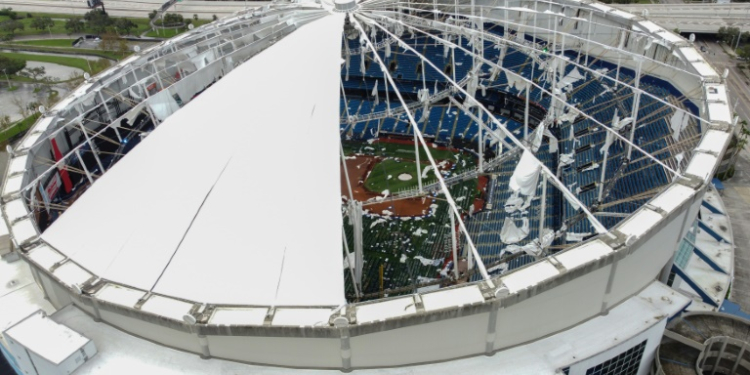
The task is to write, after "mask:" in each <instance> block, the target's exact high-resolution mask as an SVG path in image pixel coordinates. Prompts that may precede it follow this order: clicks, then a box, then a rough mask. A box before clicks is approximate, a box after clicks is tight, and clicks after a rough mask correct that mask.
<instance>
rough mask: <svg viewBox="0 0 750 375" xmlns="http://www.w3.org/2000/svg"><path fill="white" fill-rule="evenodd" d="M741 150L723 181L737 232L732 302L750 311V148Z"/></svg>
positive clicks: (726, 200) (726, 202) (733, 228)
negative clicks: (731, 175) (732, 173)
mask: <svg viewBox="0 0 750 375" xmlns="http://www.w3.org/2000/svg"><path fill="white" fill-rule="evenodd" d="M747 148H748V147H745V150H743V151H742V152H740V155H739V157H738V158H737V164H736V166H735V167H736V169H735V173H734V177H732V178H731V179H729V180H728V181H725V182H724V186H725V189H724V196H723V197H722V199H723V200H724V206H725V208H726V210H727V214H729V220H731V222H732V234H733V235H734V246H735V247H734V282H733V284H732V298H730V299H731V300H732V301H733V302H735V303H737V304H739V305H740V306H741V307H742V311H745V312H750V152H748V151H747Z"/></svg>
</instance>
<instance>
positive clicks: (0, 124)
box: [0, 115, 12, 129]
mask: <svg viewBox="0 0 750 375" xmlns="http://www.w3.org/2000/svg"><path fill="white" fill-rule="evenodd" d="M11 124H12V122H11V121H10V116H8V115H4V116H1V117H0V128H3V129H5V128H7V127H9V126H10V125H11Z"/></svg>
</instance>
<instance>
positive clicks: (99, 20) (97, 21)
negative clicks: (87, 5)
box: [83, 9, 114, 34]
mask: <svg viewBox="0 0 750 375" xmlns="http://www.w3.org/2000/svg"><path fill="white" fill-rule="evenodd" d="M83 19H84V20H86V26H88V28H89V29H90V30H91V31H93V32H95V33H97V34H102V33H104V32H105V31H106V30H107V27H109V26H112V23H113V22H114V21H113V20H112V19H111V18H109V15H108V14H107V13H105V12H104V11H102V10H99V9H94V10H92V11H90V12H88V13H86V14H85V15H84V16H83Z"/></svg>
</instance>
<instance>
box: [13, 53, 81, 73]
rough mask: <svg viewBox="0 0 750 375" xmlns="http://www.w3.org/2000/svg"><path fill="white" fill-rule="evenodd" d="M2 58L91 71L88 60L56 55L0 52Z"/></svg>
mask: <svg viewBox="0 0 750 375" xmlns="http://www.w3.org/2000/svg"><path fill="white" fill-rule="evenodd" d="M0 56H3V57H9V58H13V59H21V60H25V61H39V62H46V63H53V64H59V65H65V66H69V67H71V68H78V69H81V70H83V71H87V72H88V71H89V64H88V62H87V61H86V59H79V58H76V57H67V56H55V55H32V54H28V53H15V52H0Z"/></svg>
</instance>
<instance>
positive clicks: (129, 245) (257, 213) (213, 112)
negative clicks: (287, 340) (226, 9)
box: [43, 14, 344, 306]
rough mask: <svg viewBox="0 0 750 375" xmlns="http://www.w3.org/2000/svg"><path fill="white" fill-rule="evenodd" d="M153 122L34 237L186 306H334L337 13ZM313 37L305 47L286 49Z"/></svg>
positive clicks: (337, 286)
mask: <svg viewBox="0 0 750 375" xmlns="http://www.w3.org/2000/svg"><path fill="white" fill-rule="evenodd" d="M300 29H301V30H298V31H295V32H292V33H291V34H290V35H288V36H287V37H285V38H283V39H282V40H281V41H279V42H278V43H276V44H274V45H273V46H271V47H269V48H268V49H266V50H265V51H263V52H261V53H260V54H258V55H257V56H255V57H253V58H252V59H250V60H248V61H247V62H245V63H244V64H243V65H241V66H239V67H238V68H236V69H234V70H233V71H232V72H231V73H229V74H227V75H226V76H225V77H224V79H222V80H220V81H218V82H216V84H214V85H213V86H212V87H211V88H210V89H209V90H206V91H205V92H204V93H203V94H201V95H200V96H199V97H197V98H195V99H194V100H193V101H191V102H190V103H189V104H188V105H186V106H185V107H184V108H182V109H180V110H179V111H177V112H176V113H175V114H173V115H172V116H171V117H169V118H168V119H167V120H166V121H164V122H163V123H162V124H161V125H159V126H158V128H157V129H156V130H155V131H154V132H152V134H151V135H150V136H149V137H148V138H146V139H145V140H144V141H143V142H142V143H141V144H140V145H139V146H138V147H136V148H135V149H133V151H131V152H130V153H129V154H128V155H127V156H126V157H124V158H123V159H122V160H121V161H120V162H118V163H117V164H116V165H115V166H114V167H113V168H112V169H111V170H109V171H108V172H107V173H106V174H105V175H104V176H103V177H102V178H100V179H99V180H98V181H97V182H96V183H95V184H94V185H93V186H92V187H91V188H90V189H89V190H88V191H87V192H86V193H85V194H84V195H83V196H82V197H81V198H79V199H78V201H77V202H76V203H75V204H74V205H73V206H72V207H71V208H70V209H68V211H67V212H65V214H64V215H62V217H61V218H60V219H58V220H57V221H56V222H55V223H54V224H53V225H52V226H50V228H48V229H47V231H46V232H45V233H44V234H43V238H44V239H45V240H46V241H47V242H48V243H50V244H51V245H52V246H54V247H55V248H56V249H58V250H59V251H60V252H62V253H63V254H65V255H67V256H69V257H70V258H72V259H73V260H74V261H76V262H78V263H80V264H81V265H83V266H84V267H86V268H87V269H89V270H91V271H92V272H94V273H96V274H98V275H99V276H100V277H103V278H106V279H108V280H112V281H114V282H118V283H122V284H126V285H129V286H132V287H135V288H140V289H144V290H153V291H154V292H157V293H160V294H164V295H170V296H174V297H177V298H182V299H187V300H191V301H197V302H205V303H215V304H251V305H292V306H301V305H338V304H340V303H343V302H344V281H343V273H342V272H341V261H342V256H343V255H342V253H343V252H342V250H341V246H342V244H341V233H340V231H341V214H340V199H341V198H340V197H341V192H340V187H339V178H340V177H339V173H340V171H339V159H338V158H339V154H338V152H339V134H338V115H339V114H338V112H339V85H340V83H339V82H340V69H341V68H340V61H341V32H342V30H343V15H341V14H331V15H327V16H324V17H323V18H321V19H318V20H316V21H312V22H311V23H309V24H307V25H304V26H302V27H301V28H300ZM309 45H315V46H316V49H315V53H314V54H309V55H306V56H304V59H305V62H304V63H301V64H294V65H292V64H291V63H290V64H279V61H284V62H293V61H298V60H299V58H300V57H302V56H301V55H300V54H301V53H303V52H304V51H308V50H309V49H308V48H307V46H309Z"/></svg>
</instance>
